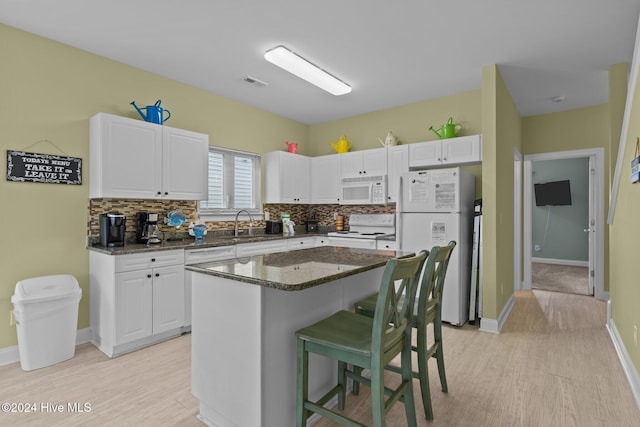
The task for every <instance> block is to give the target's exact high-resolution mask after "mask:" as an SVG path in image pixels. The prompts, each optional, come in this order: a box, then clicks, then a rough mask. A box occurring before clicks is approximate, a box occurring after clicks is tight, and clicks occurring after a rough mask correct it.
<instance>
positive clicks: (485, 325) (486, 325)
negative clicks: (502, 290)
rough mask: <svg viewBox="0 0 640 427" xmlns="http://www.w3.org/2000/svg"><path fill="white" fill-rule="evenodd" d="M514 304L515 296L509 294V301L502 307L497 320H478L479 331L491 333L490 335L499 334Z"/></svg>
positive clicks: (484, 318)
mask: <svg viewBox="0 0 640 427" xmlns="http://www.w3.org/2000/svg"><path fill="white" fill-rule="evenodd" d="M515 304H516V300H515V295H514V294H511V297H510V298H509V301H507V303H506V304H505V305H504V307H503V308H502V311H501V312H500V316H498V318H497V319H488V318H486V317H483V318H481V319H480V330H481V331H483V332H491V333H492V334H499V333H500V331H501V330H502V327H503V326H504V322H506V321H507V317H509V314H511V311H512V310H513V307H514V306H515Z"/></svg>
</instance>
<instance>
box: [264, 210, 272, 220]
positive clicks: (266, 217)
mask: <svg viewBox="0 0 640 427" xmlns="http://www.w3.org/2000/svg"><path fill="white" fill-rule="evenodd" d="M270 217H271V216H270V215H269V212H265V213H264V220H265V221H269V218H270Z"/></svg>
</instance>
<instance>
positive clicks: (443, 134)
mask: <svg viewBox="0 0 640 427" xmlns="http://www.w3.org/2000/svg"><path fill="white" fill-rule="evenodd" d="M429 130H430V131H431V132H433V133H435V134H436V135H438V138H440V139H446V138H455V137H456V136H457V135H456V134H457V133H458V132H460V131H461V130H462V125H461V124H457V123H453V117H449V120H447V123H445V124H443V125H442V126H440V130H435V129H434V128H433V126H431V127H430V128H429Z"/></svg>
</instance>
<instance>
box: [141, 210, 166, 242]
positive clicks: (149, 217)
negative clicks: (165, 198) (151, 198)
mask: <svg viewBox="0 0 640 427" xmlns="http://www.w3.org/2000/svg"><path fill="white" fill-rule="evenodd" d="M137 240H138V243H145V244H156V243H160V242H162V240H160V238H159V237H158V214H157V213H151V212H138V233H137Z"/></svg>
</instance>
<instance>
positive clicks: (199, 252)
mask: <svg viewBox="0 0 640 427" xmlns="http://www.w3.org/2000/svg"><path fill="white" fill-rule="evenodd" d="M235 257H236V247H235V245H229V246H219V247H215V248H203V249H191V250H188V251H185V254H184V263H185V264H187V265H189V264H197V263H199V262H209V261H219V260H223V259H231V258H235Z"/></svg>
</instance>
